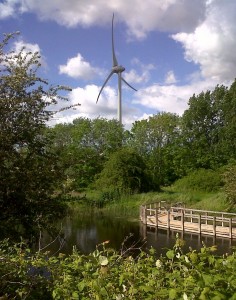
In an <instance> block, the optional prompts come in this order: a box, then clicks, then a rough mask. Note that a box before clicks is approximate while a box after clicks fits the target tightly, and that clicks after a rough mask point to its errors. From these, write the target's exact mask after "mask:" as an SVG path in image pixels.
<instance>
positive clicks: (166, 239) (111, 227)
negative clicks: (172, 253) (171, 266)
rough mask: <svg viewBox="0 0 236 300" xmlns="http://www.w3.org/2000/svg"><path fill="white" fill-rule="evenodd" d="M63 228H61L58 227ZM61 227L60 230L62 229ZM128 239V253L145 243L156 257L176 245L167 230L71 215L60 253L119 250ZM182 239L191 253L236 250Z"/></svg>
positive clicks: (222, 242)
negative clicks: (208, 249)
mask: <svg viewBox="0 0 236 300" xmlns="http://www.w3.org/2000/svg"><path fill="white" fill-rule="evenodd" d="M59 225H60V224H59ZM59 225H58V228H60V226H61V225H60V226H59ZM131 233H132V234H133V235H132V236H131V237H129V238H128V239H127V240H126V242H125V245H124V246H123V247H124V248H125V249H127V248H129V247H130V246H132V245H133V244H134V243H137V242H138V244H137V245H136V246H137V247H140V246H141V245H143V239H146V244H145V245H144V247H143V250H145V249H149V248H150V247H151V246H152V247H154V248H155V249H156V251H157V254H161V253H165V252H166V249H167V248H168V249H170V248H172V247H173V245H174V244H175V239H176V233H177V232H175V231H169V232H168V231H167V230H162V229H159V230H155V228H153V229H152V230H145V228H144V227H143V225H142V224H139V223H137V222H128V221H127V220H125V219H122V218H116V217H114V216H107V215H104V214H102V213H91V214H90V213H89V214H83V215H82V214H78V215H75V214H74V215H71V216H70V217H67V218H65V220H63V223H62V234H63V236H64V238H65V244H64V246H63V249H62V250H60V251H61V252H64V253H71V251H72V249H73V246H76V247H77V249H78V250H79V251H80V252H81V253H85V254H87V253H91V252H93V251H94V250H95V249H96V246H97V245H98V244H101V243H102V242H105V241H107V240H109V241H110V243H109V244H108V245H107V246H108V247H111V248H114V249H116V250H118V251H119V250H120V249H121V247H122V243H123V242H124V240H125V238H126V237H127V236H130V234H131ZM178 235H179V237H180V238H182V239H184V240H185V242H186V243H185V246H184V248H185V250H186V251H188V250H189V247H190V246H191V247H192V248H193V249H200V248H201V247H202V242H204V243H205V244H206V245H207V246H212V245H215V244H216V245H218V249H219V250H218V252H217V253H219V254H220V253H226V252H229V251H230V247H231V245H232V246H233V245H234V246H236V241H230V240H229V239H219V238H217V239H216V240H214V239H213V237H210V236H208V237H206V236H199V235H193V234H187V233H185V234H184V235H182V233H178ZM51 240H52V239H51V238H50V236H49V235H47V234H46V233H44V235H43V238H42V244H44V245H47V244H49V243H50V241H51ZM59 247H60V243H59V240H58V241H57V242H56V243H53V244H52V245H50V250H51V252H52V253H55V252H57V251H58V248H59Z"/></svg>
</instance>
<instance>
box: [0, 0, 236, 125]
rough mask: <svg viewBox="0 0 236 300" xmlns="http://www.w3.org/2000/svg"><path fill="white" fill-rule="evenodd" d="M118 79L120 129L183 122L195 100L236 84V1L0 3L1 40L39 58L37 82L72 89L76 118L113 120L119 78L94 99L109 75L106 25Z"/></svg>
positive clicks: (61, 117) (66, 117)
mask: <svg viewBox="0 0 236 300" xmlns="http://www.w3.org/2000/svg"><path fill="white" fill-rule="evenodd" d="M113 13H114V14H115V20H114V39H115V50H116V56H117V59H118V62H119V64H121V65H123V66H124V67H125V68H126V70H125V72H124V73H123V77H124V78H125V79H126V80H127V81H128V82H129V83H130V84H131V85H132V86H134V87H135V88H136V89H137V90H138V91H137V92H135V91H133V90H131V89H129V88H127V87H126V86H124V85H123V123H124V125H125V126H126V127H127V128H129V127H130V126H131V124H132V123H133V122H135V121H137V120H140V119H143V118H147V117H148V116H150V115H152V114H156V113H157V112H159V111H166V112H172V113H177V114H179V115H181V114H182V113H183V112H184V110H185V109H186V108H187V103H188V100H189V98H190V97H191V96H192V95H193V93H196V94H198V93H200V92H201V91H206V90H207V89H213V88H214V87H215V86H216V85H217V84H225V85H229V84H230V83H231V82H232V80H233V79H234V78H235V77H236V51H235V48H236V38H235V37H236V22H235V20H236V1H235V0H224V1H222V0H158V1H157V0H148V1H143V0H132V1H127V0H110V1H107V0H86V1H85V0H50V1H48V0H40V1H37V0H0V32H1V34H3V33H10V32H14V31H20V33H21V35H20V36H19V37H18V39H17V40H15V41H14V43H13V44H12V45H11V47H12V48H14V49H15V50H16V51H18V50H19V49H20V47H22V46H23V45H24V46H25V47H26V49H28V50H33V51H39V52H40V54H41V56H42V70H41V72H42V75H43V77H44V78H47V79H48V80H49V82H50V83H54V84H66V85H69V86H71V87H72V89H73V90H72V91H71V92H70V93H69V94H68V97H69V99H70V104H75V103H80V104H81V106H80V107H78V109H77V110H68V111H64V112H61V113H59V114H57V117H56V118H55V120H54V123H58V122H70V121H72V120H73V119H74V118H77V117H81V116H82V117H89V118H96V117H105V118H108V119H113V118H116V116H117V76H116V75H115V74H114V75H113V77H112V78H111V80H110V81H109V83H108V85H107V86H106V88H105V89H104V90H103V93H102V94H101V96H100V98H99V101H98V103H97V104H96V99H97V95H98V93H99V90H100V88H101V86H102V84H103V82H104V81H105V79H106V77H107V75H108V74H109V72H110V69H111V67H112V52H111V20H112V14H113Z"/></svg>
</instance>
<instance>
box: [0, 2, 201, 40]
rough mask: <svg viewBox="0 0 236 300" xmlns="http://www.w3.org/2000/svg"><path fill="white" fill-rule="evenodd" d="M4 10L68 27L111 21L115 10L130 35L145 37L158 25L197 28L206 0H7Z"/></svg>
mask: <svg viewBox="0 0 236 300" xmlns="http://www.w3.org/2000/svg"><path fill="white" fill-rule="evenodd" d="M16 4H17V5H16ZM4 11H5V15H6V16H8V15H9V16H10V15H13V13H14V14H19V13H26V12H31V13H35V14H36V15H37V16H38V18H39V19H41V20H53V21H55V22H57V23H59V24H61V25H65V26H67V27H75V26H77V25H82V26H90V25H94V24H97V25H98V24H99V25H102V24H105V23H107V22H110V21H111V15H112V13H113V12H115V14H116V15H117V16H118V17H119V19H120V20H122V21H124V22H125V23H126V24H127V28H128V32H129V34H130V35H131V36H135V37H136V38H143V37H145V36H146V34H147V33H148V32H149V31H152V30H155V29H160V30H164V31H174V32H178V31H186V30H191V29H193V28H195V27H196V25H197V24H198V23H199V20H201V19H202V18H203V16H204V13H205V0H191V1H189V0H182V1H179V0H159V1H156V0H148V1H143V0H133V1H126V0H110V1H107V0H90V1H83V3H81V1H78V0H67V1H65V0H51V1H48V0H41V1H35V0H24V1H22V0H7V1H5V3H4ZM8 11H9V12H8Z"/></svg>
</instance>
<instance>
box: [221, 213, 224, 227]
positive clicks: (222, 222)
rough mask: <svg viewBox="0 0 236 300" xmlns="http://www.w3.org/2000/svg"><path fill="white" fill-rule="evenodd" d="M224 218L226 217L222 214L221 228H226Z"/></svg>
mask: <svg viewBox="0 0 236 300" xmlns="http://www.w3.org/2000/svg"><path fill="white" fill-rule="evenodd" d="M223 216H224V215H223V214H222V215H221V218H222V220H221V226H222V227H224V221H223Z"/></svg>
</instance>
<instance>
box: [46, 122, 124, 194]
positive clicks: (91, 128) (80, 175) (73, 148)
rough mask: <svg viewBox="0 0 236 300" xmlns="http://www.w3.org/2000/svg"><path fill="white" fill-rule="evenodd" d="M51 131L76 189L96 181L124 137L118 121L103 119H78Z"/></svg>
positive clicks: (65, 169)
mask: <svg viewBox="0 0 236 300" xmlns="http://www.w3.org/2000/svg"><path fill="white" fill-rule="evenodd" d="M52 131H53V133H54V134H55V138H54V146H55V148H56V149H58V151H59V153H60V162H61V166H62V169H63V170H64V174H65V175H66V176H67V177H68V178H69V180H70V181H71V182H72V184H71V189H75V190H79V189H81V188H87V187H88V186H89V185H90V184H91V183H92V182H93V181H94V178H95V176H96V175H97V174H98V173H100V172H101V170H102V169H103V165H104V163H105V162H106V161H107V160H108V159H109V156H110V155H111V154H112V153H113V152H115V151H117V150H118V149H119V148H120V147H121V145H122V140H123V136H124V129H123V127H122V126H121V125H120V123H119V122H118V121H117V120H106V119H103V118H97V119H94V120H91V119H88V118H78V119H75V120H74V121H73V124H59V125H56V126H55V128H53V129H52Z"/></svg>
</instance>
